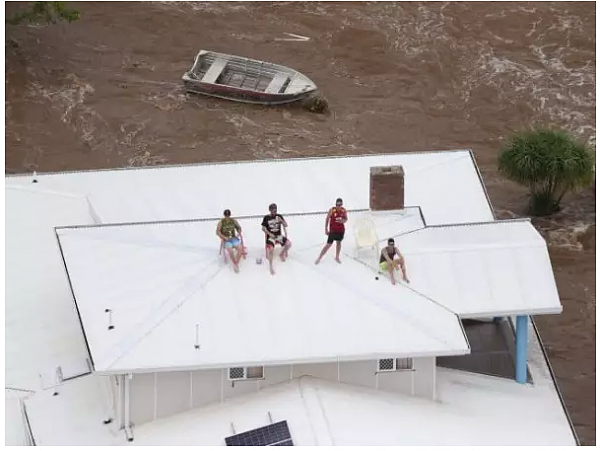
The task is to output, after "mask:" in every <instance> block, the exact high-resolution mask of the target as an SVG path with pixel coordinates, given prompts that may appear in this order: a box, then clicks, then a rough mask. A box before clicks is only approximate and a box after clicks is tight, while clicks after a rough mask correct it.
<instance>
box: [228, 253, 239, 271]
mask: <svg viewBox="0 0 600 451" xmlns="http://www.w3.org/2000/svg"><path fill="white" fill-rule="evenodd" d="M227 253H228V254H229V258H230V259H231V263H233V270H234V271H235V272H238V271H239V270H240V268H239V267H238V261H237V259H236V258H235V255H234V254H233V249H232V248H230V247H228V248H227Z"/></svg>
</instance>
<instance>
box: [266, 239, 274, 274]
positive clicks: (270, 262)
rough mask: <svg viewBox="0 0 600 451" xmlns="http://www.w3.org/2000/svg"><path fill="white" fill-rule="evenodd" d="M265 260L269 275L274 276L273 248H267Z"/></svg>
mask: <svg viewBox="0 0 600 451" xmlns="http://www.w3.org/2000/svg"><path fill="white" fill-rule="evenodd" d="M267 259H268V260H269V271H270V272H271V275H274V274H275V270H274V269H273V247H271V246H269V247H267Z"/></svg>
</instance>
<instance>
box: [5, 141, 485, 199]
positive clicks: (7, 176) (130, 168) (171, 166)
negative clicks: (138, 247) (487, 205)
mask: <svg viewBox="0 0 600 451" xmlns="http://www.w3.org/2000/svg"><path fill="white" fill-rule="evenodd" d="M454 152H456V153H458V152H472V150H471V149H452V150H424V151H414V152H410V151H409V152H395V153H372V154H371V153H363V154H354V155H332V156H314V157H297V158H271V159H257V160H236V161H217V162H198V163H180V164H165V165H160V166H128V167H121V168H103V169H80V170H73V171H49V172H37V171H34V172H35V173H36V175H38V176H42V175H62V174H81V173H94V172H111V171H137V170H141V169H176V168H183V167H198V166H217V165H225V164H250V163H283V162H290V161H309V160H334V159H341V158H365V157H384V156H392V155H424V154H431V153H454ZM475 167H477V165H476V164H475ZM32 176H33V172H31V173H29V172H28V173H20V174H4V178H5V179H11V178H19V177H32ZM484 189H485V188H484Z"/></svg>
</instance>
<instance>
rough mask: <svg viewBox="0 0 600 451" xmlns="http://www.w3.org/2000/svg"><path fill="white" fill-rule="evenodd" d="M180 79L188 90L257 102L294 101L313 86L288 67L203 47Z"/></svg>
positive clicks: (312, 89) (313, 88) (277, 102)
mask: <svg viewBox="0 0 600 451" xmlns="http://www.w3.org/2000/svg"><path fill="white" fill-rule="evenodd" d="M182 80H183V84H184V86H185V89H186V90H187V91H188V92H190V93H194V94H202V95H206V96H212V97H218V98H221V99H226V100H232V101H236V102H244V103H252V104H260V105H281V104H286V103H292V102H296V101H298V100H301V99H303V98H306V97H307V96H309V95H310V94H311V93H314V92H315V91H316V89H317V86H316V85H315V84H314V82H312V81H311V80H310V79H309V78H308V77H306V76H305V75H303V74H301V73H300V72H298V71H296V70H294V69H291V68H289V67H285V66H281V65H279V64H273V63H268V62H264V61H258V60H253V59H250V58H244V57H238V56H233V55H226V54H223V53H216V52H211V51H206V50H201V51H200V53H198V55H197V56H196V59H195V61H194V65H193V66H192V68H191V69H190V70H189V71H187V72H186V73H185V74H184V75H183V77H182Z"/></svg>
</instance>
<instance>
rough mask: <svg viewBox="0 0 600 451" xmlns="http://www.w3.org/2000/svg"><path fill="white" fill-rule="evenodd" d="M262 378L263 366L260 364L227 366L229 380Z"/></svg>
mask: <svg viewBox="0 0 600 451" xmlns="http://www.w3.org/2000/svg"><path fill="white" fill-rule="evenodd" d="M263 378H264V367H262V366H248V367H243V366H239V367H234V368H229V380H231V381H240V380H247V379H263Z"/></svg>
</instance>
